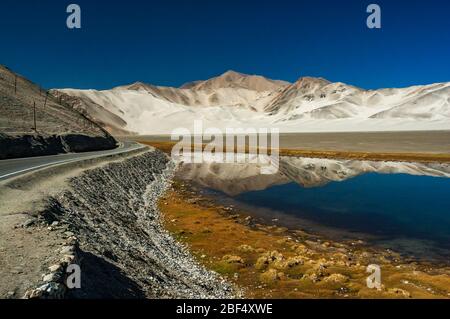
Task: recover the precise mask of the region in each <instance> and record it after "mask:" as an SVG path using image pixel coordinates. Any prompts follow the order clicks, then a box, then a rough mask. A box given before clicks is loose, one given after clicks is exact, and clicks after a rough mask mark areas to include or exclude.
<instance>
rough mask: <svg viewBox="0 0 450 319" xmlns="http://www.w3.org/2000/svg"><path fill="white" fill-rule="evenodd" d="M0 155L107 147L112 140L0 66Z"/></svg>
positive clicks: (36, 87)
mask: <svg viewBox="0 0 450 319" xmlns="http://www.w3.org/2000/svg"><path fill="white" fill-rule="evenodd" d="M0 146H1V152H0V159H4V158H14V157H26V156H39V155H49V154H58V153H64V152H83V151H92V150H102V149H111V148H114V147H115V146H116V141H115V140H114V138H113V137H112V136H111V135H109V134H108V133H107V132H106V131H105V130H104V129H103V128H102V127H100V126H99V125H97V124H96V123H94V122H93V121H91V120H90V119H89V117H88V116H86V115H83V114H81V113H80V112H78V111H76V110H75V109H74V108H73V107H72V105H69V104H67V103H65V102H64V101H62V100H60V99H58V98H56V97H55V96H53V95H52V94H50V93H48V92H47V91H46V90H44V89H43V88H41V87H39V86H38V85H36V84H34V83H32V82H31V81H29V80H27V79H26V78H24V77H22V76H20V75H17V74H15V73H14V72H12V71H11V70H9V69H8V68H6V67H3V66H0Z"/></svg>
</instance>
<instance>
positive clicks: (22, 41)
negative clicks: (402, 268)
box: [0, 0, 450, 89]
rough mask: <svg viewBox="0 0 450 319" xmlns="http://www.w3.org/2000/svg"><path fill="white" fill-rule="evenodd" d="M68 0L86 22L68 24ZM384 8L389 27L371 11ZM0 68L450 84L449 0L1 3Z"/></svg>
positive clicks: (176, 78) (102, 76) (179, 78)
mask: <svg viewBox="0 0 450 319" xmlns="http://www.w3.org/2000/svg"><path fill="white" fill-rule="evenodd" d="M70 3H78V4H80V6H81V8H82V29H81V30H69V29H67V28H66V26H65V21H66V17H67V14H66V13H65V9H66V7H67V5H68V4H70ZM369 3H378V4H380V5H381V7H382V29H381V30H370V29H368V28H367V27H366V24H365V23H366V18H367V15H368V14H367V13H366V7H367V5H368V4H369ZM0 64H5V65H7V66H9V67H10V68H12V69H13V70H15V71H17V72H19V73H21V74H23V75H25V76H27V77H28V78H30V79H32V80H33V81H35V82H38V83H40V84H41V85H43V86H44V87H48V88H53V87H76V88H97V89H104V88H111V87H113V86H117V85H121V84H126V83H131V82H134V81H143V82H148V83H153V84H159V85H171V86H178V85H180V84H182V83H184V82H188V81H192V80H198V79H206V78H209V77H212V76H214V75H217V74H221V73H223V72H224V71H226V70H228V69H233V70H236V71H240V72H243V73H250V74H261V75H264V76H267V77H271V78H275V79H283V80H288V81H295V80H296V79H298V78H299V77H301V76H321V77H325V78H327V79H329V80H332V81H341V82H346V83H349V84H354V85H357V86H361V87H364V88H379V87H402V86H408V85H413V84H425V83H432V82H444V81H450V1H447V0H427V1H419V0H409V1H400V0H388V1H380V0H371V1H364V0H334V1H331V0H330V1H325V0H314V1H311V0H308V1H302V0H296V1H294V0H290V1H288V0H272V1H265V0H258V1H256V0H227V1H219V0H184V1H181V0H179V1H174V0H172V1H171V0H153V1H144V0H140V1H139V0H128V1H106V0H104V1H101V0H97V1H94V0H86V1H85V0H71V1H64V0H54V1H51V0H41V1H34V0H33V1H31V0H30V1H20V0H15V1H12V0H1V2H0Z"/></svg>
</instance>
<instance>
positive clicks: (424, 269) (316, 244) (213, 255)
mask: <svg viewBox="0 0 450 319" xmlns="http://www.w3.org/2000/svg"><path fill="white" fill-rule="evenodd" d="M159 208H160V211H161V212H162V217H163V219H164V220H165V222H164V225H165V228H166V229H168V230H169V232H170V233H172V235H173V236H174V237H175V238H176V239H177V240H178V241H180V242H182V243H183V244H185V245H186V246H187V247H188V248H189V250H190V251H191V253H192V254H193V255H194V256H195V257H196V258H197V260H198V262H200V263H202V264H203V265H204V266H205V267H207V268H208V269H212V270H214V271H216V272H218V273H219V274H221V275H223V276H225V277H227V278H228V279H229V280H230V281H231V282H233V283H234V284H236V285H237V286H239V287H241V288H242V289H243V290H244V291H245V292H246V297H248V298H269V299H270V298H450V290H448V287H449V286H450V267H448V266H438V265H435V264H433V263H428V262H416V261H410V260H407V259H405V258H404V257H402V256H400V255H399V254H397V253H395V252H393V251H390V250H383V249H381V248H378V247H372V246H370V245H368V244H366V243H364V242H362V241H352V242H348V241H345V242H340V241H331V240H329V239H327V238H324V237H323V236H317V235H314V234H309V233H306V232H304V231H301V230H292V229H291V230H289V229H287V228H283V227H279V226H275V225H269V224H267V223H264V222H261V221H260V220H259V219H254V218H253V217H251V216H250V214H248V213H246V212H245V211H240V210H236V209H235V208H234V207H221V206H218V205H216V203H215V202H214V200H212V199H211V198H209V197H208V196H206V195H204V194H203V193H202V192H201V190H200V189H197V188H196V187H195V186H194V185H193V184H192V183H189V182H186V181H180V180H175V181H174V183H173V186H172V189H170V190H169V191H168V192H167V193H166V194H165V195H164V196H163V197H162V199H161V200H160V203H159ZM369 264H379V265H380V266H381V268H382V278H383V281H382V283H383V285H384V287H383V289H382V290H380V291H377V290H376V289H375V290H373V289H369V288H367V287H366V282H365V280H366V278H367V276H368V274H367V273H366V267H367V266H368V265H369Z"/></svg>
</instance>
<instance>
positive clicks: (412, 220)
mask: <svg viewBox="0 0 450 319" xmlns="http://www.w3.org/2000/svg"><path fill="white" fill-rule="evenodd" d="M179 176H180V177H181V178H184V179H188V180H192V181H194V182H196V183H197V184H199V185H200V186H202V187H203V188H204V189H205V190H206V192H207V193H208V194H209V195H211V196H213V197H214V198H215V200H216V201H217V202H218V203H220V204H221V205H233V206H235V207H237V208H239V209H242V210H244V211H245V212H248V213H250V214H251V215H253V216H255V217H260V218H263V219H265V220H267V221H268V222H271V223H275V224H277V225H280V226H286V227H288V228H291V229H302V230H305V231H308V232H310V233H312V234H317V235H320V236H323V237H324V238H330V239H335V240H355V239H361V240H364V241H366V242H368V243H370V244H374V245H378V246H380V247H383V248H390V249H393V250H395V251H397V252H399V253H402V254H404V255H407V256H410V257H416V258H421V259H439V260H441V261H445V262H447V261H448V260H449V257H450V167H449V165H448V164H420V163H396V162H368V161H353V160H329V159H309V158H292V157H282V158H281V160H280V171H279V172H278V173H277V174H274V175H262V174H260V172H259V169H258V167H257V166H256V165H252V164H220V163H203V164H184V165H182V166H181V167H180V171H179Z"/></svg>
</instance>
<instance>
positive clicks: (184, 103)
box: [59, 71, 450, 134]
mask: <svg viewBox="0 0 450 319" xmlns="http://www.w3.org/2000/svg"><path fill="white" fill-rule="evenodd" d="M59 91H60V92H62V93H64V94H66V95H68V96H72V97H75V98H77V99H80V100H81V101H84V103H86V104H92V105H97V106H98V107H100V108H101V109H103V110H106V111H108V112H110V113H112V114H113V115H115V116H117V117H119V118H120V119H121V120H122V121H123V122H124V123H126V125H125V126H124V127H123V129H125V130H128V131H134V132H138V133H141V134H169V133H171V131H172V130H173V129H174V128H178V127H185V128H192V125H193V123H194V121H195V120H203V122H204V125H205V126H209V127H217V128H221V129H224V128H226V127H243V128H246V127H255V128H258V127H277V128H279V129H280V130H281V131H284V132H305V131H312V132H314V131H316V132H317V131H383V130H430V129H432V130H437V129H442V130H447V129H450V83H438V84H431V85H424V86H414V87H409V88H402V89H380V90H365V89H362V88H358V87H355V86H352V85H347V84H344V83H340V82H337V83H332V82H330V81H327V80H325V79H322V78H312V77H302V78H300V79H299V80H298V81H296V82H295V83H292V84H290V83H287V82H283V81H277V80H271V79H267V78H264V77H262V76H256V75H245V74H242V73H238V72H234V71H228V72H225V73H224V74H222V75H220V76H217V77H214V78H212V79H209V80H205V81H196V82H191V83H187V84H185V85H183V86H181V87H180V88H172V87H162V86H154V85H150V84H145V83H141V82H136V83H133V84H130V85H125V86H120V87H116V88H113V89H111V90H105V91H96V90H74V89H63V90H59ZM99 120H100V122H106V121H105V120H102V119H101V118H100V119H99Z"/></svg>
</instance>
